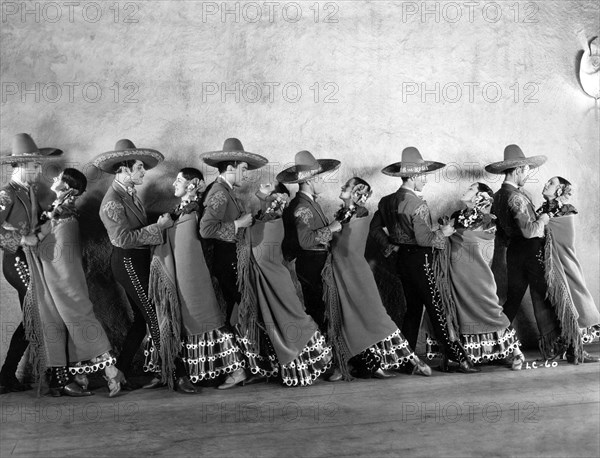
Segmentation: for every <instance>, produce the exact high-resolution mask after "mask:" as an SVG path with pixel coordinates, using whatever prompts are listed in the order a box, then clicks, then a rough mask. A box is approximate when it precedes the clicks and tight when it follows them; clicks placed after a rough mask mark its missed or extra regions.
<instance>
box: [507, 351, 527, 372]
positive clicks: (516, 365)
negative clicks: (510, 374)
mask: <svg viewBox="0 0 600 458" xmlns="http://www.w3.org/2000/svg"><path fill="white" fill-rule="evenodd" d="M524 362H525V355H524V354H523V353H521V354H519V355H515V357H514V358H513V360H512V363H511V366H510V368H511V370H513V371H520V370H521V368H522V367H523V363H524Z"/></svg>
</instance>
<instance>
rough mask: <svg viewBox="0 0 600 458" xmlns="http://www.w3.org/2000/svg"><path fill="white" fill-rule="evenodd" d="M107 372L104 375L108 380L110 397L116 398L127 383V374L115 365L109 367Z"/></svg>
mask: <svg viewBox="0 0 600 458" xmlns="http://www.w3.org/2000/svg"><path fill="white" fill-rule="evenodd" d="M105 372H106V374H107V375H105V376H104V380H106V381H107V382H108V397H109V398H114V397H115V396H116V395H117V394H119V393H120V392H121V389H125V385H127V380H126V379H125V374H123V372H121V371H120V370H119V369H117V368H116V367H113V366H110V367H107V368H106V369H105Z"/></svg>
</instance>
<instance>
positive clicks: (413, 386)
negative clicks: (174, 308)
mask: <svg viewBox="0 0 600 458" xmlns="http://www.w3.org/2000/svg"><path fill="white" fill-rule="evenodd" d="M588 351H591V352H594V353H596V354H597V353H598V344H595V345H592V346H591V348H588ZM527 357H528V361H529V367H530V369H524V370H522V371H521V372H513V371H510V370H508V369H507V368H505V367H503V366H499V365H494V366H492V365H490V366H484V367H483V370H482V372H481V373H479V374H470V375H462V374H442V373H440V372H437V371H435V370H434V374H433V376H432V377H429V378H426V377H420V376H410V375H404V374H399V375H398V376H397V377H395V378H392V379H387V380H374V379H371V380H355V381H353V382H351V383H346V382H338V383H328V382H325V381H318V382H317V383H315V384H314V385H313V386H311V387H307V388H301V387H300V388H284V387H282V386H279V385H277V384H273V383H270V384H258V385H251V386H245V387H236V388H234V389H231V390H229V391H219V390H216V389H214V388H211V387H207V388H204V389H203V391H202V393H201V394H199V395H196V396H189V395H182V394H178V393H173V392H169V391H167V390H166V389H158V390H151V391H148V390H137V391H134V392H130V393H125V394H123V395H121V396H119V397H117V398H115V399H109V398H108V397H107V390H106V388H105V387H103V386H100V387H98V389H97V390H96V395H95V396H93V397H89V398H68V397H60V398H51V397H47V396H42V397H41V398H38V397H36V393H35V392H34V391H29V392H26V393H12V394H8V395H3V396H2V397H0V410H1V447H0V455H1V456H2V457H3V458H4V457H7V456H10V455H16V456H44V457H49V456H112V457H121V456H218V457H235V456H265V457H271V456H273V457H280V456H281V457H288V456H290V457H291V456H299V457H317V456H369V457H379V456H403V457H410V456H423V457H436V456H455V457H462V456H478V457H479V456H486V457H488V456H544V457H554V456H556V457H563V456H574V457H588V456H589V457H598V456H600V443H599V435H598V432H599V431H600V411H599V406H600V404H599V398H600V396H599V393H600V384H599V381H600V364H585V365H578V366H575V365H571V364H568V363H567V362H565V361H560V362H559V363H558V366H557V367H544V364H543V362H541V361H538V362H537V368H533V367H532V365H531V362H532V361H533V358H535V357H536V354H535V353H528V354H527Z"/></svg>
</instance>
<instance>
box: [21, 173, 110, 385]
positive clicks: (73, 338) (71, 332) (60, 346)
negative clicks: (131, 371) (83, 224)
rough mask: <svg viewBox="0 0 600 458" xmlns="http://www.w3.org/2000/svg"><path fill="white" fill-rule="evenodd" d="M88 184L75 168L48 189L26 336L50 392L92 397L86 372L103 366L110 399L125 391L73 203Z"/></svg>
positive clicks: (34, 255) (33, 254) (33, 250)
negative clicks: (90, 281) (92, 288)
mask: <svg viewBox="0 0 600 458" xmlns="http://www.w3.org/2000/svg"><path fill="white" fill-rule="evenodd" d="M86 185H87V180H86V178H85V175H83V173H81V172H80V171H78V170H76V169H72V168H67V169H65V170H64V171H63V172H62V173H61V174H60V175H58V176H57V177H55V178H54V183H53V184H52V187H51V188H50V189H51V190H52V191H53V192H54V193H55V194H56V200H55V201H54V203H53V204H52V206H51V207H50V209H49V210H48V211H46V212H45V213H44V214H43V215H42V220H45V221H46V222H45V223H44V225H43V226H42V228H41V231H40V233H39V234H38V239H39V244H37V246H35V247H33V246H30V247H29V249H28V250H27V258H28V261H29V263H30V264H29V265H30V275H31V284H30V287H29V291H28V293H27V296H26V303H25V317H26V319H25V325H26V332H27V338H28V340H29V341H30V342H31V343H32V344H33V345H32V347H33V348H32V350H33V354H34V356H33V358H34V362H35V363H36V364H35V367H34V368H36V369H37V370H38V371H39V369H41V368H43V367H44V366H45V367H47V368H48V370H47V373H48V375H49V387H50V393H51V394H52V396H61V395H67V396H90V395H92V394H93V392H91V391H88V390H87V385H88V380H87V376H86V375H87V374H89V373H92V372H96V371H98V370H100V369H104V372H105V379H106V380H107V381H108V388H109V396H110V397H113V396H116V395H117V394H118V393H119V391H120V389H121V386H120V381H119V377H118V370H117V368H116V367H115V366H114V364H115V362H116V360H115V358H114V357H113V356H112V354H111V345H110V343H109V341H108V338H107V337H106V334H105V332H104V329H103V328H102V325H101V324H100V322H99V321H98V319H97V318H96V316H95V315H94V310H93V308H94V306H93V304H92V302H91V301H90V299H89V296H88V287H87V283H86V279H85V274H84V271H83V267H82V260H81V247H80V245H79V223H78V222H77V218H78V213H77V209H76V208H75V201H76V200H77V198H78V197H79V196H81V194H82V193H83V192H84V191H85V189H86ZM67 367H68V369H69V370H67ZM69 372H70V373H71V374H72V375H75V380H74V381H73V380H72V378H71V376H70V374H69Z"/></svg>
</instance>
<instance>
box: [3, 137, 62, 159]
mask: <svg viewBox="0 0 600 458" xmlns="http://www.w3.org/2000/svg"><path fill="white" fill-rule="evenodd" d="M62 153H63V152H62V150H60V149H58V148H38V147H37V145H36V144H35V142H34V141H33V138H31V136H30V135H29V134H17V135H15V136H14V137H13V141H12V149H11V152H10V154H3V155H2V156H0V164H21V163H24V162H30V161H43V160H47V159H53V158H56V157H57V156H60V155H61V154H62Z"/></svg>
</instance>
